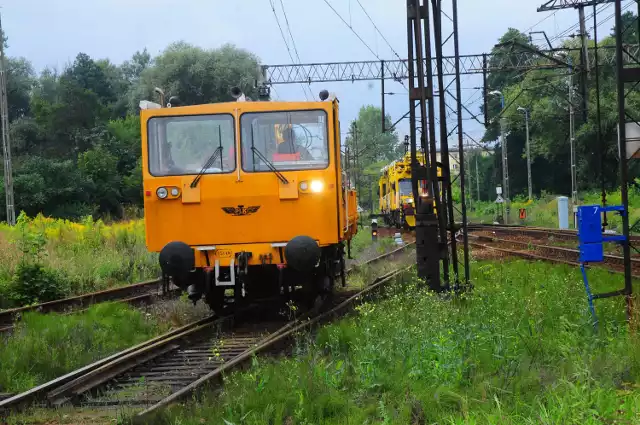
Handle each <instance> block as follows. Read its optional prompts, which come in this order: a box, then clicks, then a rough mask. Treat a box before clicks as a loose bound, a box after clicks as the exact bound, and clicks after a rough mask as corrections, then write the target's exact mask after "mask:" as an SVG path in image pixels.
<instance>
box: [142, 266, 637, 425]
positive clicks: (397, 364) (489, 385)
mask: <svg viewBox="0 0 640 425" xmlns="http://www.w3.org/2000/svg"><path fill="white" fill-rule="evenodd" d="M473 276H474V283H475V285H476V286H475V290H474V291H472V292H469V293H466V294H464V295H463V296H461V297H460V298H457V299H455V298H451V297H441V296H436V295H434V294H432V293H430V292H428V291H426V290H424V289H421V288H418V287H417V286H416V284H415V281H412V282H411V283H405V284H404V285H396V286H395V287H394V289H393V290H391V291H390V293H389V294H388V295H389V297H388V298H387V299H385V300H384V301H381V302H378V303H364V304H362V305H360V306H359V307H358V309H357V313H356V314H355V315H354V316H352V317H350V318H347V319H344V320H342V321H340V322H337V323H335V324H332V325H329V326H327V327H324V328H322V329H321V330H320V331H319V332H318V333H317V334H316V335H315V336H314V337H308V336H307V337H305V336H301V337H300V339H299V342H298V344H297V347H296V349H295V353H296V355H295V357H293V358H288V359H282V360H279V361H275V360H267V359H264V358H255V359H254V361H253V366H252V367H251V368H250V369H249V370H248V371H244V372H236V373H233V374H231V375H230V376H227V379H226V384H225V389H224V391H223V392H222V393H221V394H220V395H218V396H214V395H209V396H207V397H205V399H204V400H202V401H200V402H190V403H188V404H187V405H186V406H176V407H174V408H173V409H172V410H170V411H167V412H165V414H164V415H163V417H162V418H155V420H154V422H153V423H165V424H200V423H216V424H218V423H226V424H229V423H231V424H236V425H237V424H267V423H269V424H280V423H285V424H346V423H352V424H364V423H367V424H374V423H375V424H378V423H380V424H433V423H437V424H498V423H499V424H603V423H606V424H614V423H617V424H625V423H637V422H638V420H639V419H640V390H638V388H640V387H639V386H638V384H639V383H640V340H639V339H638V337H637V336H636V335H634V334H630V333H629V332H628V331H627V326H626V322H625V321H624V306H623V301H622V300H621V299H610V300H600V301H597V305H596V309H597V312H598V315H599V318H600V327H599V330H598V332H594V329H593V327H592V325H591V319H590V316H589V313H588V309H587V304H586V297H585V294H584V288H583V285H582V282H581V278H580V275H579V271H578V270H577V269H575V268H572V267H568V266H557V265H549V264H544V263H529V262H522V261H512V262H505V263H504V264H498V263H490V262H476V263H473ZM590 276H591V278H592V285H593V288H594V290H595V291H598V292H600V291H605V290H610V289H613V288H616V287H618V285H621V281H620V279H619V277H618V276H615V275H610V274H608V273H606V272H604V271H592V272H590Z"/></svg>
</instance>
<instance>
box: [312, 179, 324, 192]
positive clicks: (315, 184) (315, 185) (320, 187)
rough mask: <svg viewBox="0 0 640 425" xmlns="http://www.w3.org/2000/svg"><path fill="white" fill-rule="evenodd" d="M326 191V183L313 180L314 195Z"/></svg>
mask: <svg viewBox="0 0 640 425" xmlns="http://www.w3.org/2000/svg"><path fill="white" fill-rule="evenodd" d="M323 189H324V183H323V182H322V181H320V180H312V181H311V191H312V192H314V193H319V192H322V190H323Z"/></svg>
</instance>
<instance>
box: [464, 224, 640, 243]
mask: <svg viewBox="0 0 640 425" xmlns="http://www.w3.org/2000/svg"><path fill="white" fill-rule="evenodd" d="M468 227H469V231H470V232H472V231H488V232H489V231H490V232H496V233H520V234H522V235H542V236H553V237H554V238H558V239H563V240H577V238H578V233H577V232H576V231H575V230H573V229H552V228H548V227H535V226H518V225H507V224H469V225H468ZM631 241H632V242H636V243H637V242H640V236H632V237H631Z"/></svg>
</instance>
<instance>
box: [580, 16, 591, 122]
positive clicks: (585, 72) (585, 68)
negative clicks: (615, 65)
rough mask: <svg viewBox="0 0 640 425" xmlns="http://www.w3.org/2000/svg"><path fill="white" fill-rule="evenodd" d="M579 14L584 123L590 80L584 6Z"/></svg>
mask: <svg viewBox="0 0 640 425" xmlns="http://www.w3.org/2000/svg"><path fill="white" fill-rule="evenodd" d="M578 14H579V17H580V38H581V40H582V54H581V55H580V60H581V65H582V82H581V85H580V87H581V92H582V93H581V94H582V117H583V120H584V122H586V121H587V109H588V105H589V104H588V95H589V90H588V89H587V80H588V79H589V48H588V42H589V39H588V38H587V29H586V21H585V18H584V6H580V7H578Z"/></svg>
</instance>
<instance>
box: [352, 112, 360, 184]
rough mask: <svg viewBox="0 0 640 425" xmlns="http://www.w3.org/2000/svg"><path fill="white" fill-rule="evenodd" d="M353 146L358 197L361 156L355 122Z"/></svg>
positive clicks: (355, 123) (354, 123)
mask: <svg viewBox="0 0 640 425" xmlns="http://www.w3.org/2000/svg"><path fill="white" fill-rule="evenodd" d="M353 144H354V152H355V153H354V155H353V165H354V166H355V167H354V168H355V173H354V174H355V180H356V181H355V184H356V193H357V194H358V196H359V195H360V193H359V192H358V180H360V168H359V164H358V162H359V161H358V156H360V155H359V151H358V123H357V122H356V121H354V122H353Z"/></svg>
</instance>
